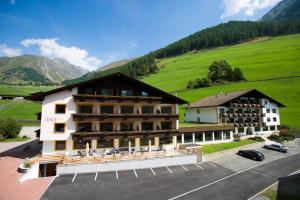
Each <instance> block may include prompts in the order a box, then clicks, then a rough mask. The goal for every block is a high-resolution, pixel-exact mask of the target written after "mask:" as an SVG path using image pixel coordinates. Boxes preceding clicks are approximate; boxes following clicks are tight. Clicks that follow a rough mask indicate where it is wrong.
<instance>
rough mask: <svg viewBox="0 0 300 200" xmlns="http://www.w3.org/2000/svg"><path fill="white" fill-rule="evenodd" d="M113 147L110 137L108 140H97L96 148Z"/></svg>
mask: <svg viewBox="0 0 300 200" xmlns="http://www.w3.org/2000/svg"><path fill="white" fill-rule="evenodd" d="M112 147H114V140H113V139H110V140H105V139H101V140H97V148H98V149H99V148H112Z"/></svg>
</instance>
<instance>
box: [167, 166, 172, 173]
mask: <svg viewBox="0 0 300 200" xmlns="http://www.w3.org/2000/svg"><path fill="white" fill-rule="evenodd" d="M166 169H167V170H168V171H169V172H170V173H171V174H173V172H172V171H171V170H170V169H169V167H168V166H166Z"/></svg>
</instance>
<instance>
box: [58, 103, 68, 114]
mask: <svg viewBox="0 0 300 200" xmlns="http://www.w3.org/2000/svg"><path fill="white" fill-rule="evenodd" d="M55 113H57V114H63V113H66V105H65V104H56V105H55Z"/></svg>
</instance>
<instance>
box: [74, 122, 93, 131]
mask: <svg viewBox="0 0 300 200" xmlns="http://www.w3.org/2000/svg"><path fill="white" fill-rule="evenodd" d="M77 131H78V132H92V123H78V125H77Z"/></svg>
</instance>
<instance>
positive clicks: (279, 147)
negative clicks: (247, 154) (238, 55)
mask: <svg viewBox="0 0 300 200" xmlns="http://www.w3.org/2000/svg"><path fill="white" fill-rule="evenodd" d="M264 148H265V149H271V150H275V151H280V152H283V153H287V151H288V148H287V147H285V146H284V145H282V144H270V145H265V146H264Z"/></svg>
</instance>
